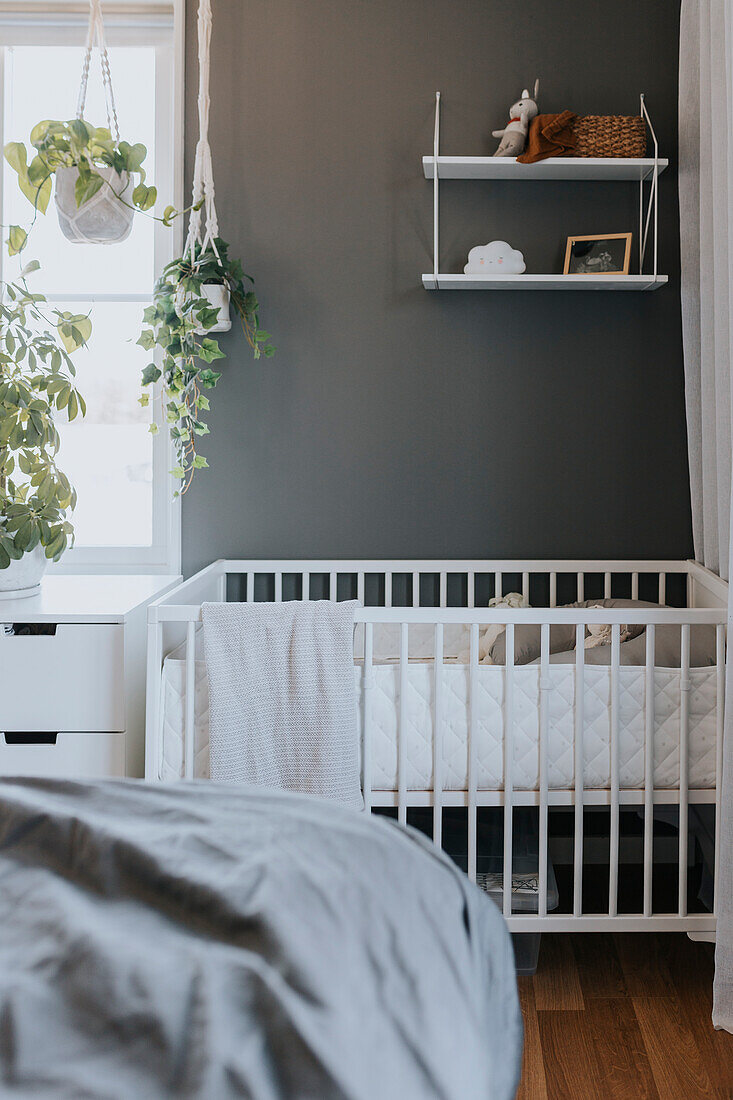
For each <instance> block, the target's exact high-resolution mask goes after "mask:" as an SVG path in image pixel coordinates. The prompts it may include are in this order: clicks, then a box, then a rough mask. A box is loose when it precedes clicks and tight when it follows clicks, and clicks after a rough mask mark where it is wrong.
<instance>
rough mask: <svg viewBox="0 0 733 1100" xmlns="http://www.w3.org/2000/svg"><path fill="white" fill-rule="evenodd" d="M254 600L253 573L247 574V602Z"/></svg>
mask: <svg viewBox="0 0 733 1100" xmlns="http://www.w3.org/2000/svg"><path fill="white" fill-rule="evenodd" d="M254 602H255V575H254V573H248V574H247V603H254Z"/></svg>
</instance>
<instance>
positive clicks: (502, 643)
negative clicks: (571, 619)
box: [488, 598, 679, 665]
mask: <svg viewBox="0 0 733 1100" xmlns="http://www.w3.org/2000/svg"><path fill="white" fill-rule="evenodd" d="M599 604H600V605H601V606H602V607H609V608H610V607H659V604H656V603H647V602H646V601H644V600H624V599H615V598H613V599H609V600H580V601H576V602H575V603H567V604H563V607H597V606H598V605H599ZM643 629H644V627H643V626H641V625H640V624H638V623H637V624H634V625H632V626H630V627H629V635H630V636H631V637H632V638H635V637H637V636H638V635H639V634H641V633H642V631H643ZM668 629H669V628H668ZM678 633H679V631H678ZM540 638H541V628H540V627H539V625H536V624H531V625H527V626H517V627H515V628H514V663H515V664H517V665H529V664H531V663H532V662H533V661H536V660H538V658H539V656H540ZM574 648H575V626H574V625H573V624H572V623H567V624H562V625H559V626H552V627H550V653H551V654H552V653H567V652H568V651H569V650H571V649H574ZM598 648H599V649H602V648H604V647H602V646H599V647H598ZM589 652H590V653H592V652H593V650H589ZM488 655H489V659H490V662H491V664H494V665H503V664H504V663H505V661H506V634H505V632H504V631H502V633H501V634H500V635H499V637H498V638H497V639H496V641H495V642H494V644H493V646H492V647H491V649H490V650H489V654H488ZM588 663H589V664H590V663H593V662H588ZM594 663H596V664H603V663H604V662H603V661H600V662H599V661H596V662H594Z"/></svg>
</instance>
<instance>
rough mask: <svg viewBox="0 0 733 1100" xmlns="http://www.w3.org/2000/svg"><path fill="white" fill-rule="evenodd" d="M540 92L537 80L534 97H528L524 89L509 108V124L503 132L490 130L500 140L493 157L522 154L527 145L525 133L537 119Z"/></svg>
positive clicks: (527, 92)
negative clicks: (533, 120)
mask: <svg viewBox="0 0 733 1100" xmlns="http://www.w3.org/2000/svg"><path fill="white" fill-rule="evenodd" d="M539 90H540V82H539V80H535V82H534V95H533V96H531V97H530V94H529V91H528V90H527V89H526V88H525V89H524V91H523V92H522V98H521V99H518V100H517V102H516V103H513V104H512V105H511V107H510V108H509V124H508V125H507V126H505V127H504V129H503V130H492V131H491V132H492V135H493V136H494V137H495V138H501V141H500V142H499V148H498V149H497V150H496V152H495V153H494V156H495V157H518V156H519V155H520V153H523V152H524V146H525V145H526V143H527V131H528V130H529V124H530V122H531V121H532V119H533V118H536V117H537V114H538V110H539V109H538V107H537V96H538V94H539Z"/></svg>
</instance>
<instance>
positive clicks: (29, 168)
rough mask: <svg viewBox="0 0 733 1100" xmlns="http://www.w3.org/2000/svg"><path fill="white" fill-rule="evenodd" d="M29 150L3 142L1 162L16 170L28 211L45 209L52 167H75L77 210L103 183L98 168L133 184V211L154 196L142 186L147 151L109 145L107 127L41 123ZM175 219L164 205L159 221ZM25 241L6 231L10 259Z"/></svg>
mask: <svg viewBox="0 0 733 1100" xmlns="http://www.w3.org/2000/svg"><path fill="white" fill-rule="evenodd" d="M30 147H31V151H30V152H29V150H28V149H27V148H26V146H25V145H24V144H23V142H22V141H11V142H8V144H7V145H6V146H5V159H6V160H7V162H8V164H9V165H10V167H11V168H12V169H13V170H14V171H15V172H17V174H18V184H19V186H20V189H21V191H22V192H23V194H24V195H25V197H26V198H27V199H28V201H29V202H30V203H31V204H32V206H33V208H34V210H35V211H39V212H40V213H41V214H45V213H46V210H47V209H48V204H49V201H50V199H51V185H52V179H53V176H54V173H55V172H56V170H57V169H58V168H77V169H78V172H79V175H78V178H77V180H76V185H75V189H74V194H75V198H76V205H77V207H80V206H82V205H83V204H84V203H85V202H88V201H89V199H91V198H92V197H93V196H94V195H96V193H97V191H99V189H100V188H101V187H102V186H104V185H105V183H106V181H105V180H104V178H103V177H102V176H101V175H100V173H99V171H98V169H99V168H102V167H105V168H113V169H114V170H115V171H116V172H119V173H123V172H127V173H128V174H129V176H130V178H131V179H132V181H133V184H134V186H133V190H132V195H131V199H132V208H133V209H137V210H143V211H149V210H152V208H153V207H154V206H155V202H156V199H157V194H158V193H157V190H156V188H155V187H153V186H152V185H148V184H146V182H145V178H146V177H145V168H144V167H143V162H144V160H145V157H146V156H147V149H146V147H145V146H144V145H143V144H142V142H136V143H135V144H134V145H131V144H130V143H129V142H128V141H120V142H119V144H115V142H114V140H113V138H112V135H111V133H110V131H109V130H108V129H106V128H105V127H100V126H92V124H91V123H89V122H86V121H85V120H84V119H83V118H74V119H71V120H70V121H68V122H56V121H53V120H49V119H45V120H44V121H43V122H39V123H37V125H35V126H34V127H33V129H32V130H31V134H30ZM108 186H110V187H111V186H112V185H111V184H109V185H108ZM115 194H116V195H117V192H115ZM117 198H118V199H119V200H120V201H121V202H122V203H123V204H124V205H125V206H127V207H130V206H131V204H130V203H129V202H127V200H126V199H125V198H124V197H123V196H122V195H117ZM176 215H177V211H176V210H175V208H174V207H173V206H168V207H166V209H165V210H164V212H163V216H162V219H161V220H162V221H163V222H164V223H165V224H166V225H170V224H171V222H172V220H173V218H175V217H176ZM13 231H14V232H13ZM13 236H14V237H15V239H14V240H13V239H12V238H13ZM25 238H26V233H25V231H24V230H23V229H21V228H20V227H19V226H13V227H12V230H11V242H10V248H11V255H12V254H13V252H17V251H19V250H20V248H22V247H23V245H24V244H25Z"/></svg>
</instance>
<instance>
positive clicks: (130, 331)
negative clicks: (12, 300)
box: [0, 2, 183, 572]
mask: <svg viewBox="0 0 733 1100" xmlns="http://www.w3.org/2000/svg"><path fill="white" fill-rule="evenodd" d="M7 7H8V5H3V6H2V7H0V35H2V38H1V41H2V43H3V47H2V53H3V110H2V126H3V135H2V140H3V144H4V143H5V142H7V141H11V140H20V141H26V142H27V140H28V135H29V133H30V130H31V128H32V126H33V125H35V123H36V122H38V121H39V120H40V119H42V118H48V117H57V118H73V117H74V114H75V110H76V98H77V92H78V87H79V77H80V73H81V66H82V60H83V42H84V39H85V37H86V25H85V18H84V16H83V15H82V16H80V15H79V14H78V6H77V5H71V4H65V3H63V2H59V3H57V4H56V5H55V6H53V17H52V18H51V17H49V16H48V14H47V12H48V8H49V7H50V5H44V8H45V9H46V14H41V13H39V14H38V15H35V16H29V15H27V14H26V15H25V17H24V18H20V19H17V18H16V19H10V18H9V17H8V16H7V14H6V13H5V12H4V11H3V9H4V8H5V9H6V8H7ZM148 7H149V14H147V13H146V10H145V7H141V5H140V4H139V3H138V4H135V5H134V6H133V5H131V6H130V14H129V15H128V16H127V17H126V16H125V10H124V9H125V5H119V4H115V6H114V12H115V17H114V21H110V19H109V17H108V19H107V24H106V32H107V40H108V47H109V59H110V67H111V71H112V82H113V85H114V92H115V100H116V106H117V114H118V117H119V125H120V133H121V135H122V137H123V138H126V139H128V140H130V141H142V142H143V143H144V144H145V145H146V146H147V149H148V155H147V158H146V162H145V163H146V169H147V172H148V176H149V178H150V179H151V180H152V181H153V182H154V183H155V184H156V186H157V188H158V194H159V204H158V205H159V206H160V208H161V209H162V207H163V206H165V205H167V204H168V202H172V203H174V205H176V206H177V207H178V208H180V207H181V206H182V205H183V202H182V195H181V180H180V172H179V171H177V169H178V168H179V167H180V164H179V163H178V162H180V160H181V149H180V143H179V142H176V141H175V139H174V137H173V136H172V135H174V134H175V133H176V129H177V126H178V128H180V120H177V119H176V117H174V116H175V115H176V111H175V110H174V105H175V103H176V100H178V104H179V111H178V114H180V95H178V96H176V94H175V93H176V92H177V90H178V84H177V77H179V76H180V72H177V71H176V70H180V65H176V64H175V57H176V55H177V56H178V57H180V50H176V48H175V44H176V40H177V36H176V34H175V31H176V27H177V24H178V23H179V22H180V20H181V17H182V12H181V11H180V10H176V11H175V12H174V8H173V5H170V6H169V7H168V6H165V5H160V4H153V3H150V4H149V5H148ZM180 7H181V5H180V4H179V5H177V8H180ZM56 9H58V15H57V14H56ZM73 9H77V13H76V14H74V12H73ZM141 10H142V13H143V14H142V16H141V15H140V12H141ZM85 117H86V118H87V119H88V120H89V121H91V122H94V123H96V124H97V125H106V110H105V105H104V96H103V91H102V83H101V76H100V73H99V61H98V56H97V55H96V52H95V56H94V57H93V60H92V68H91V70H90V80H89V90H88V95H87V106H86V110H85ZM16 179H17V177H16V176H15V174H14V173H13V172H12V170H11V169H10V168H9V166H8V165H5V167H4V173H3V182H2V194H3V203H2V206H3V218H2V221H3V225H6V226H7V225H10V224H19V225H24V226H27V225H28V223H29V220H30V218H31V217H32V209H31V207H30V205H29V203H28V201H27V199H25V198H24V196H23V195H22V194H21V193H20V190H19V188H18V187H17V184H16V182H15V181H16ZM182 230H183V226H182V225H181V224H180V222H179V223H178V224H177V225H176V227H175V228H173V229H169V228H166V227H164V226H162V225H161V224H160V223H159V222H156V221H154V220H153V219H152V218H149V217H146V216H145V215H140V214H136V216H135V218H134V222H133V229H132V233H131V234H130V236H129V237H128V239H127V240H126V241H124V242H122V243H120V244H115V245H110V246H99V245H85V244H73V243H71V242H69V241H67V240H66V238H65V237H64V236H63V234H62V233H61V230H60V228H59V225H58V221H57V218H56V214H55V207H54V204H53V201H52V202H51V203H50V204H49V207H48V211H47V212H46V215H45V216H39V217H38V219H37V221H36V223H35V225H34V226H33V230H32V233H31V237H30V242H29V245H28V248H27V250H26V251H25V252H24V253H23V259H22V262H23V263H25V262H27V261H28V260H29V259H37V260H38V261H39V262H40V264H41V270H40V271H39V272H37V273H36V274H35V275H33V276H32V279H33V289H36V290H39V291H41V292H42V293H44V294H45V295H46V297H47V298H48V300H49V302H51V303H52V304H53V305H54V306H55V307H57V308H59V309H69V310H72V311H73V312H75V313H87V312H89V313H90V315H91V319H92V325H93V332H92V338H91V340H90V342H89V345H88V347H87V348H85V349H81V350H80V351H79V352H77V353H76V355H75V356H74V361H75V364H76V367H77V377H78V380H79V388H80V390H81V392H82V393H83V395H84V397H85V399H86V402H87V416H86V418H85V419H84V420H83V421H81V420H77V421H75V422H74V423H72V424H59V425H58V428H59V433H60V435H61V451H60V465H61V468H62V469H63V470H64V471H65V472H66V473H67V474H68V475H69V477H70V479H71V481H72V483H73V484H74V485H75V487H76V489H77V492H78V498H79V502H78V506H77V508H76V511H75V513H74V516H73V523H74V527H75V532H76V543H75V547H74V549H73V550H70V551H68V552H67V554H66V555H65V556H64V558H63V559H62V561H61V562H60V563H59V565H58V566H57V568H58V569H59V570H60V571H66V572H79V571H110V572H123V571H126V572H135V571H137V572H178V568H179V564H178V562H179V541H180V540H179V537H178V526H179V510H178V508H177V507H176V506H175V505H174V503H173V502H172V488H171V484H170V479H169V475H168V471H169V469H170V466H171V462H170V456H169V444H168V440H167V438H166V435H165V433H161V434H160V435H158V436H153V435H151V434H150V432H149V431H148V427H149V423H150V409H143V408H142V407H141V405H140V404H139V402H138V398H139V396H140V371H141V369H142V367H143V366H144V365H145V363H146V362H147V361H148V359H149V354H148V353H146V352H144V351H143V350H142V349H141V348H139V347H137V345H136V343H135V341H136V340H137V336H138V334H139V331H140V327H141V319H142V311H143V309H144V307H145V305H146V304H147V303H148V302H149V301H150V297H151V292H152V287H153V283H154V281H155V278H156V276H157V273H158V272H159V271H160V270H161V268H162V267H163V266H164V264H165V263H167V262H168V260H170V259H172V258H173V256H175V255H176V254H177V253H179V252H180V250H181V248H182ZM19 266H20V265H19V262H18V260H17V259H10V258H9V257H8V256H7V251H6V250H5V249H3V258H2V276H3V278H4V279H12V278H13V277H15V276H16V275H17V272H18V269H19Z"/></svg>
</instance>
